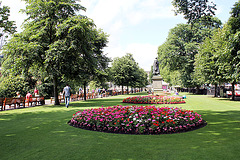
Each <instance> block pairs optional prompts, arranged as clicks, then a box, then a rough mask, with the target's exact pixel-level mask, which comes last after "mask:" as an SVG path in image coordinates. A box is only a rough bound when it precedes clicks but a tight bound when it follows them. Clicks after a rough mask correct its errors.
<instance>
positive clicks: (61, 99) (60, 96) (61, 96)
mask: <svg viewBox="0 0 240 160" xmlns="http://www.w3.org/2000/svg"><path fill="white" fill-rule="evenodd" d="M54 101H55V98H54V97H51V103H52V102H54ZM58 101H59V103H62V101H63V103H64V101H65V100H64V97H63V95H59V96H58Z"/></svg>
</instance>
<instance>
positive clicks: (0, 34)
mask: <svg viewBox="0 0 240 160" xmlns="http://www.w3.org/2000/svg"><path fill="white" fill-rule="evenodd" d="M1 3H2V2H1V1H0V49H1V48H2V46H3V45H4V42H5V38H7V37H8V34H13V33H15V32H16V28H17V27H16V26H15V23H14V21H10V20H9V16H10V8H9V7H8V6H2V7H1Z"/></svg>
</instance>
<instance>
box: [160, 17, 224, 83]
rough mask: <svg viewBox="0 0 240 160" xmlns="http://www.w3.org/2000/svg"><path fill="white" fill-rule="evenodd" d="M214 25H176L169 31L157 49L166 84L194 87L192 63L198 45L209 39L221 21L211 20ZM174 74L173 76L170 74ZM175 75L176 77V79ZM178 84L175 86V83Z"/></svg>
mask: <svg viewBox="0 0 240 160" xmlns="http://www.w3.org/2000/svg"><path fill="white" fill-rule="evenodd" d="M212 19H213V21H215V23H211V24H209V23H205V22H203V21H201V20H200V21H199V22H198V23H194V24H193V25H190V24H178V25H177V26H176V27H174V28H172V29H171V30H170V31H169V34H168V37H167V39H166V41H165V43H164V44H162V45H161V46H159V48H158V56H159V57H158V58H159V61H160V70H161V74H162V76H163V78H164V79H165V81H166V82H169V83H170V84H174V85H181V86H184V87H194V86H196V85H197V83H195V81H194V74H193V73H194V62H195V55H196V54H197V53H198V49H199V44H201V43H202V42H203V41H204V39H205V38H206V37H211V36H212V34H213V29H214V28H218V27H219V26H221V21H220V20H218V19H216V18H212ZM171 73H174V74H171ZM176 75H178V76H177V77H176ZM177 81H178V82H179V84H176V82H177Z"/></svg>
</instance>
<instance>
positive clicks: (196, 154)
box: [0, 93, 240, 160]
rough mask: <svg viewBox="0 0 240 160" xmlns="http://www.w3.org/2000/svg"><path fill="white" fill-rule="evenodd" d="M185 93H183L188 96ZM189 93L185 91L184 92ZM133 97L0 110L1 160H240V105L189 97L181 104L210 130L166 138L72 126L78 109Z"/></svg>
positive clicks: (200, 130) (167, 135) (167, 136)
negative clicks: (205, 122) (103, 131)
mask: <svg viewBox="0 0 240 160" xmlns="http://www.w3.org/2000/svg"><path fill="white" fill-rule="evenodd" d="M182 94H183V93H182ZM184 94H185V93H184ZM128 96H129V95H127V96H115V97H109V98H99V99H94V100H89V101H86V102H83V101H80V102H71V104H70V108H65V107H64V105H63V104H62V105H61V106H39V107H32V108H25V109H16V110H8V111H2V112H0V159H1V160H4V159H7V160H10V159H14V160H16V159H17V160H20V159H47V160H48V159H63V160H66V159H81V160H83V159H89V160H92V159H103V160H106V159H123V160H125V159H133V160H135V159H136V160H139V159H144V160H145V159H157V160H159V159H176V160H181V159H184V160H188V159H204V160H205V159H211V160H214V159H216V160H219V159H224V160H225V159H232V160H234V159H239V157H240V152H239V146H240V139H239V138H240V102H239V101H237V102H234V101H229V100H227V99H219V98H212V97H209V96H201V95H187V99H186V104H175V105H157V106H178V107H182V108H186V109H190V110H194V111H196V112H198V113H200V114H201V115H202V117H203V119H204V120H206V121H207V123H208V125H207V126H206V127H204V128H201V129H198V130H194V131H190V132H185V133H179V134H164V135H127V134H111V133H102V132H95V131H88V130H82V129H79V128H75V127H72V126H69V125H67V121H68V120H70V119H71V118H72V114H74V113H76V112H77V111H78V110H82V109H86V108H92V107H97V108H98V107H101V106H104V107H106V106H113V105H124V106H125V105H133V104H126V103H124V104H123V103H121V102H122V100H123V98H126V97H128Z"/></svg>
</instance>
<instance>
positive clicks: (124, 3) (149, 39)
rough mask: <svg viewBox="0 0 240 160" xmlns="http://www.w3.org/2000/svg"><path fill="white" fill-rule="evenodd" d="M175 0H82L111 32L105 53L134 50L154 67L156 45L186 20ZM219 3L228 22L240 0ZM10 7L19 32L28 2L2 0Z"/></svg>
mask: <svg viewBox="0 0 240 160" xmlns="http://www.w3.org/2000/svg"><path fill="white" fill-rule="evenodd" d="M171 1H172V0H120V1H119V0H82V1H81V2H80V4H81V5H83V6H84V7H86V8H87V11H86V12H81V14H82V15H86V16H88V17H89V18H91V19H93V20H94V22H95V24H96V25H97V27H98V28H101V29H103V31H104V32H105V33H107V34H109V35H110V37H109V43H108V47H106V48H105V49H104V52H105V53H106V54H107V55H108V56H109V57H111V58H114V57H121V56H124V55H125V54H126V53H132V54H133V57H134V59H135V60H136V62H138V64H139V66H140V67H141V68H143V69H144V70H146V71H149V70H150V69H151V65H152V64H153V61H154V59H155V57H157V48H158V46H160V45H161V44H163V43H164V41H165V40H166V38H167V35H168V32H169V30H170V29H171V28H173V27H175V26H176V25H177V24H179V23H186V20H185V19H183V17H182V16H181V15H178V16H175V15H174V12H173V11H172V10H173V7H172V4H171ZM210 1H211V0H210ZM212 1H213V2H214V3H215V4H216V5H217V11H216V16H217V17H218V18H219V19H220V20H221V21H222V22H223V23H225V22H227V20H228V18H229V16H230V15H229V12H230V10H231V8H232V7H233V4H234V3H235V2H237V1H238V0H212ZM2 5H7V6H9V7H10V9H11V17H10V18H11V20H14V21H16V24H17V27H18V32H20V31H21V28H20V26H21V24H22V22H23V20H24V19H25V18H26V16H25V15H23V14H20V13H18V12H19V10H20V9H21V8H24V7H25V3H24V2H22V1H21V0H2Z"/></svg>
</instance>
